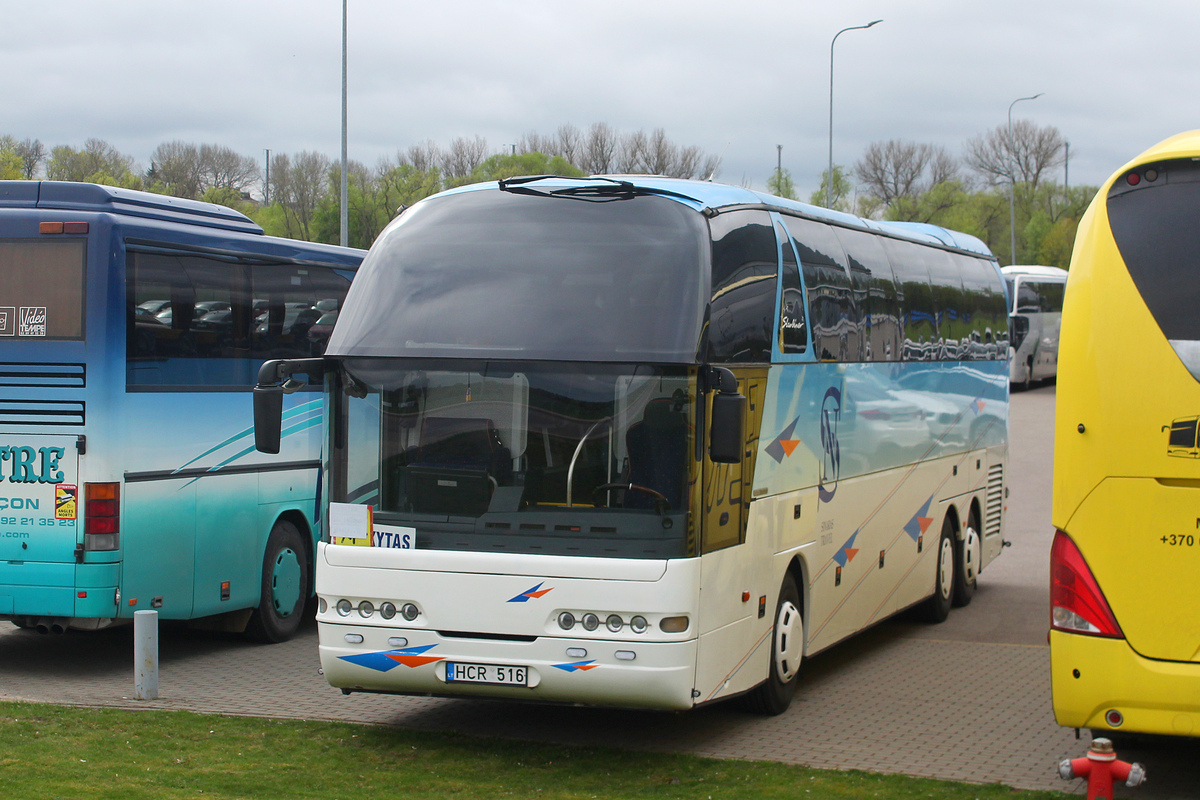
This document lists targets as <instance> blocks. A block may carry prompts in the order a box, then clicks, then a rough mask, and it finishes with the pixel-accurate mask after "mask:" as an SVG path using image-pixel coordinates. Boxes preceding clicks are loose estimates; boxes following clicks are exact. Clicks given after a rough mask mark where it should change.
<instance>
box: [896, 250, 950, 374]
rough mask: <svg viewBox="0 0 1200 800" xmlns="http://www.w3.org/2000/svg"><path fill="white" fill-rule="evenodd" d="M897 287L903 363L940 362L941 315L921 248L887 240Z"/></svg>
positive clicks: (901, 358)
mask: <svg viewBox="0 0 1200 800" xmlns="http://www.w3.org/2000/svg"><path fill="white" fill-rule="evenodd" d="M883 249H884V250H885V251H886V252H887V255H888V261H890V262H891V265H892V271H893V272H894V273H895V274H896V285H897V287H898V288H899V289H900V308H901V316H900V318H901V320H902V321H903V322H902V325H901V330H902V332H903V333H902V338H901V346H900V360H902V361H932V360H934V359H935V358H937V355H936V353H937V349H938V348H937V346H936V342H935V340H936V339H937V312H936V310H935V308H934V303H933V290H932V289H931V288H930V286H929V269H928V267H927V266H926V263H925V260H924V259H923V258H922V257H921V253H920V250H921V249H922V248H921V246H920V245H918V244H915V243H913V242H905V241H900V240H898V239H884V240H883Z"/></svg>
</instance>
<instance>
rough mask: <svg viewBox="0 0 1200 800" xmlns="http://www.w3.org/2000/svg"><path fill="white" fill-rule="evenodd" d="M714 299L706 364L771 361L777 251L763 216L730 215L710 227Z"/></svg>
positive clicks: (760, 213)
mask: <svg viewBox="0 0 1200 800" xmlns="http://www.w3.org/2000/svg"><path fill="white" fill-rule="evenodd" d="M709 225H710V228H711V231H712V242H713V245H712V295H711V298H712V299H711V300H710V301H709V312H708V313H709V325H708V341H707V350H708V352H707V359H706V360H710V361H712V362H715V363H730V362H742V363H745V362H752V363H767V362H769V361H770V360H771V334H772V331H773V330H774V327H775V326H774V321H773V319H772V317H773V316H774V314H775V276H776V274H777V273H778V271H779V251H778V249H777V247H776V244H775V231H774V229H773V228H772V226H771V218H770V217H769V216H768V215H767V213H766V212H765V211H732V212H729V213H726V214H720V215H718V216H716V217H713V218H712V219H711V220H710V221H709Z"/></svg>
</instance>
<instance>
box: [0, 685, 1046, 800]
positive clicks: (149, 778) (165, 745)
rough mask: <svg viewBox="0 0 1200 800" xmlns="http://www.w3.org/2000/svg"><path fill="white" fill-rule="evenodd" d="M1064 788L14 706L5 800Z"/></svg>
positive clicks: (937, 794) (373, 729) (1, 753)
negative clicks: (990, 783) (978, 784)
mask: <svg viewBox="0 0 1200 800" xmlns="http://www.w3.org/2000/svg"><path fill="white" fill-rule="evenodd" d="M181 797H187V798H254V800H275V799H276V798H328V800H351V799H352V798H364V800H367V799H369V800H378V799H379V798H396V797H402V798H403V797H414V798H416V797H420V798H437V799H438V800H441V799H442V798H447V797H453V798H459V797H461V798H498V797H519V798H526V799H528V798H547V799H548V800H549V799H550V798H554V799H558V798H631V799H636V798H687V799H688V800H707V798H722V799H724V798H753V799H754V800H757V799H758V798H789V800H797V798H800V799H801V800H811V799H815V798H827V797H832V798H842V797H845V798H861V797H867V798H885V799H886V798H1014V797H1030V798H1045V799H1046V800H1049V799H1050V798H1055V800H1062V798H1063V797H1064V795H1062V794H1059V793H1056V792H1027V793H1021V792H1015V791H1013V790H1010V789H1008V788H1006V787H1003V786H998V785H990V786H976V785H972V784H964V783H951V782H947V781H934V780H925V779H918V778H907V777H902V776H895V775H875V774H871V773H866V772H841V771H828V770H814V769H806V768H804V767H797V766H790V765H786V764H776V763H772V762H748V761H720V760H716V759H708V758H699V757H695V756H688V755H674V754H661V753H639V752H627V751H624V750H617V749H600V748H577V747H565V746H558V745H550V744H538V743H530V742H521V741H511V740H504V739H482V738H473V737H468V736H462V735H455V734H447V733H429V732H416V731H408V730H403V729H400V728H390V727H379V726H365V725H352V724H348V723H337V722H301V721H294V720H286V721H281V720H269V719H258V718H250V717H220V716H210V715H203V714H193V713H190V712H182V711H124V710H114V709H91V708H70V707H63V706H52V705H37V704H29V703H0V798H4V800H16V799H17V798H33V799H35V800H56V799H57V798H70V799H71V800H83V799H84V798H113V800H118V799H119V800H131V799H132V798H155V800H158V799H159V798H181Z"/></svg>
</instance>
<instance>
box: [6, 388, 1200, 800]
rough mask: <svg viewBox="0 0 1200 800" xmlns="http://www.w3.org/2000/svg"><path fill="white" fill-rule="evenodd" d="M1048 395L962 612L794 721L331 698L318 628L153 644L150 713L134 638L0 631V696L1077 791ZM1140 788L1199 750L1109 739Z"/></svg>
mask: <svg viewBox="0 0 1200 800" xmlns="http://www.w3.org/2000/svg"><path fill="white" fill-rule="evenodd" d="M1053 408H1054V392H1053V387H1045V388H1042V389H1037V390H1034V391H1032V392H1025V393H1022V394H1018V395H1014V398H1013V405H1012V428H1013V441H1012V452H1011V459H1010V468H1009V475H1010V486H1011V488H1012V497H1011V498H1010V500H1009V517H1008V532H1007V534H1006V535H1007V537H1008V538H1009V539H1010V540H1012V542H1013V546H1012V547H1011V548H1008V549H1006V551H1005V553H1004V555H1003V556H1002V557H1001V558H1000V559H998V560H997V561H996V562H995V563H994V564H993V565H991V566H989V567H988V568H987V569H986V570H985V571H984V572H983V575H982V576H981V581H980V587H979V590H978V592H977V594H976V595H975V599H974V601H973V602H972V603H971V605H970V606H968V607H967V608H964V609H956V610H954V611H953V612H952V613H951V615H950V618H949V620H947V621H946V622H945V623H943V624H941V625H934V626H929V625H924V624H918V623H915V622H912V621H909V620H907V619H904V618H899V619H895V620H892V621H889V622H885V623H884V624H882V625H880V626H878V627H876V628H874V629H872V630H870V631H867V632H866V633H864V634H862V635H860V636H857V637H855V638H853V639H851V640H850V641H848V642H845V643H843V644H841V645H839V646H837V647H834V648H832V649H831V650H829V651H827V652H825V653H821V654H819V655H817V656H815V657H813V658H811V659H809V660H807V661H806V662H805V665H804V670H803V673H802V676H801V680H802V683H801V685H800V688H799V691H798V692H797V694H796V699H795V700H794V702H793V704H792V707H791V708H790V709H788V711H787V713H785V714H782V715H780V716H778V717H771V718H766V717H759V716H754V715H751V714H747V713H744V712H742V711H740V710H738V709H737V708H734V707H730V706H724V705H717V706H712V707H706V708H702V709H697V710H695V711H691V712H686V713H682V714H666V713H660V712H644V711H626V710H611V709H594V708H569V707H553V706H533V705H522V704H513V703H500V702H492V701H477V700H446V699H432V698H403V697H389V696H383V695H370V694H354V695H350V696H344V695H342V694H341V692H340V691H338V690H336V689H333V688H331V687H330V686H329V685H328V684H327V683H326V682H325V680H324V678H323V677H322V676H321V675H320V674H319V672H318V669H319V662H318V659H317V651H316V638H317V637H316V626H315V624H311V623H310V624H309V625H307V626H306V627H305V628H304V629H302V631H301V634H300V635H299V636H298V637H297V638H296V639H294V640H292V641H290V642H286V643H284V644H278V645H256V644H250V643H247V642H244V641H242V640H240V639H238V638H236V637H228V636H220V635H214V634H206V633H197V632H192V631H188V630H186V629H185V628H183V627H182V626H178V625H172V624H169V623H164V625H163V626H162V628H161V630H160V643H159V658H160V666H161V674H160V678H159V693H160V699H159V700H156V701H137V700H133V699H132V696H133V689H134V684H133V675H134V673H133V631H132V626H130V627H125V628H118V629H112V630H107V631H100V632H96V633H76V632H68V633H67V634H65V635H62V636H39V635H38V634H36V633H33V632H31V631H22V630H19V629H17V628H15V627H13V626H12V625H11V624H9V623H6V622H0V699H4V700H20V701H31V702H47V703H59V704H71V705H81V706H109V707H118V708H130V709H147V708H158V709H179V710H189V711H198V712H205V713H217V714H239V715H254V716H266V717H277V718H295V719H329V720H344V721H351V722H361V723H368V724H379V725H393V726H398V727H403V728H407V729H414V730H453V731H459V732H462V733H467V734H474V735H481V736H503V737H516V738H522V739H529V740H538V741H549V742H559V743H564V744H575V745H582V746H601V745H603V746H617V747H623V748H629V749H637V750H647V751H656V752H666V751H671V752H687V753H693V754H696V755H702V756H711V757H716V758H737V759H751V760H770V761H780V762H786V763H794V764H803V765H807V766H812V767H818V768H825V769H862V770H871V771H878V772H889V773H903V774H908V775H916V776H921V777H932V778H942V779H947V780H961V781H970V782H974V783H1002V784H1005V785H1008V786H1012V787H1014V788H1017V789H1027V790H1028V789H1048V790H1057V791H1067V792H1073V793H1076V794H1082V793H1083V791H1084V786H1083V783H1082V781H1073V782H1070V783H1067V782H1064V781H1062V780H1060V779H1059V778H1058V775H1057V765H1058V762H1059V760H1060V759H1062V758H1066V757H1072V758H1073V757H1078V756H1081V755H1083V754H1084V753H1085V752H1086V748H1087V743H1088V741H1089V736H1088V734H1087V732H1084V734H1083V738H1082V739H1081V740H1076V738H1075V734H1074V732H1073V731H1072V730H1068V729H1064V728H1060V727H1058V726H1057V725H1056V724H1055V722H1054V718H1053V713H1052V710H1051V700H1050V677H1049V648H1048V647H1047V646H1046V622H1047V618H1048V597H1047V586H1048V582H1049V581H1048V578H1049V575H1048V572H1049V570H1048V563H1047V557H1048V552H1049V542H1050V538H1051V535H1052V529H1051V528H1050V523H1049V519H1050V512H1049V507H1050V465H1051V460H1052V446H1053V441H1052V436H1051V428H1052V422H1053ZM1118 755H1119V756H1120V757H1121V758H1123V759H1125V760H1130V761H1133V760H1137V761H1142V762H1144V763H1145V764H1146V767H1147V771H1148V774H1149V779H1148V781H1147V783H1146V784H1145V785H1143V786H1141V787H1137V788H1135V789H1126V788H1125V787H1123V786H1122V787H1118V788H1117V790H1116V792H1115V794H1116V796H1117V797H1135V798H1143V799H1144V800H1173V799H1174V798H1194V797H1200V790H1198V789H1197V787H1200V741H1198V740H1194V739H1184V740H1179V739H1170V740H1156V741H1144V742H1132V743H1121V744H1119V747H1118Z"/></svg>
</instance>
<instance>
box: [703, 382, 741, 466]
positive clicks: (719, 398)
mask: <svg viewBox="0 0 1200 800" xmlns="http://www.w3.org/2000/svg"><path fill="white" fill-rule="evenodd" d="M705 382H706V383H707V385H708V387H709V388H712V389H715V390H716V391H717V393H716V394H715V395H713V399H712V423H711V425H710V426H709V436H708V455H709V458H711V459H712V460H713V463H715V464H737V463H740V462H741V460H742V451H743V449H744V448H745V443H746V433H745V425H746V407H747V405H748V401H747V400H746V396H745V395H743V394H742V393H740V392H739V391H738V384H737V377H736V376H735V375H734V374H733V373H732V372H731V371H730V370H728V369H726V368H725V367H709V368H708V371H707V373H706V381H705Z"/></svg>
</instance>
